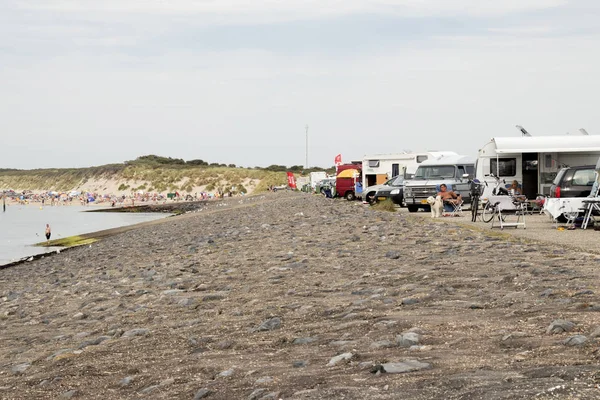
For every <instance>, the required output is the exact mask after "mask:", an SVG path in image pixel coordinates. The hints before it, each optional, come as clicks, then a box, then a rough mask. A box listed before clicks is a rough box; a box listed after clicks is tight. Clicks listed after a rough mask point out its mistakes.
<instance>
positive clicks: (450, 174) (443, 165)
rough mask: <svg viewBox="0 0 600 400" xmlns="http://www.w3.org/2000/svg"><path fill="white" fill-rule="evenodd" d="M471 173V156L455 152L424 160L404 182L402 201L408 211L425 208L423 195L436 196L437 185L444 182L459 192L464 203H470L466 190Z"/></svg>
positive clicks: (425, 201) (426, 209)
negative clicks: (409, 178)
mask: <svg viewBox="0 0 600 400" xmlns="http://www.w3.org/2000/svg"><path fill="white" fill-rule="evenodd" d="M474 173H475V158H474V157H468V156H461V155H458V154H455V155H450V156H442V157H439V158H436V159H433V160H427V161H424V162H422V163H421V165H419V167H418V168H417V171H416V172H415V175H414V177H413V178H412V179H411V180H409V181H407V182H406V184H405V185H404V203H405V204H406V206H407V207H408V211H410V212H417V211H418V210H419V208H421V209H423V210H425V211H429V210H430V206H429V204H428V203H427V198H428V197H429V196H435V195H437V192H438V186H439V185H441V184H442V183H445V184H446V186H448V188H449V189H451V190H453V191H455V192H457V193H460V194H461V197H462V199H463V201H464V202H465V203H466V204H470V203H471V197H470V191H469V189H470V182H471V180H472V179H473V176H474Z"/></svg>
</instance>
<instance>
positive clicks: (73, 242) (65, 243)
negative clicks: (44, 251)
mask: <svg viewBox="0 0 600 400" xmlns="http://www.w3.org/2000/svg"><path fill="white" fill-rule="evenodd" d="M97 241H98V240H97V239H93V238H86V237H83V236H69V237H66V238H62V239H54V240H51V241H50V243H47V242H40V243H36V244H35V246H38V247H45V246H61V247H73V246H83V245H84V244H92V243H94V242H97Z"/></svg>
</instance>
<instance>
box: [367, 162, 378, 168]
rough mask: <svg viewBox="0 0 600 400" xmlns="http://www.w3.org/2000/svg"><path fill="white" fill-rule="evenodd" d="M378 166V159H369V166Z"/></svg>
mask: <svg viewBox="0 0 600 400" xmlns="http://www.w3.org/2000/svg"><path fill="white" fill-rule="evenodd" d="M377 167H379V160H369V168H377Z"/></svg>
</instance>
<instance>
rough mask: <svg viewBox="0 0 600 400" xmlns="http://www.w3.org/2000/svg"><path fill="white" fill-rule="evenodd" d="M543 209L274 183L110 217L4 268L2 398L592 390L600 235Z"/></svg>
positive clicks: (477, 395)
mask: <svg viewBox="0 0 600 400" xmlns="http://www.w3.org/2000/svg"><path fill="white" fill-rule="evenodd" d="M544 218H546V217H544V216H532V217H531V218H530V219H529V220H528V227H527V229H526V230H525V229H516V230H505V231H503V232H499V231H495V230H494V231H492V230H490V229H489V226H488V225H487V224H483V223H481V222H480V223H477V224H472V223H469V222H468V219H469V218H468V217H466V216H465V217H463V218H440V219H436V220H432V219H431V218H429V217H428V214H424V213H418V214H416V215H410V214H409V213H407V212H404V211H399V212H396V213H389V212H383V211H377V210H374V209H373V208H372V207H369V206H365V205H363V204H360V203H359V202H348V201H345V200H331V199H325V198H324V197H322V196H317V195H310V194H305V193H299V192H287V191H285V192H277V193H268V194H265V195H257V196H250V197H245V198H232V199H223V200H222V201H214V202H208V203H207V204H206V205H205V206H203V207H200V208H197V209H195V210H194V211H193V212H190V213H187V214H184V215H181V216H177V217H170V218H167V219H166V220H161V221H160V222H153V223H151V224H146V225H144V226H140V227H137V228H136V229H124V230H122V231H121V232H117V233H115V232H112V234H111V235H108V236H106V235H104V236H103V237H102V238H101V240H100V241H98V242H96V243H93V244H92V245H91V246H87V245H86V246H81V247H77V248H73V249H69V250H68V251H63V252H61V253H60V254H56V255H53V256H51V257H45V258H43V259H39V260H34V261H32V262H27V263H22V264H19V265H16V266H13V267H10V268H6V269H3V270H0V319H1V322H2V323H1V327H2V328H1V330H0V337H1V339H2V340H1V341H0V360H1V361H0V397H2V398H6V399H56V398H82V399H96V398H97V399H123V398H145V399H146V398H147V399H173V398H177V399H203V398H207V399H365V398H369V399H398V398H411V399H517V398H518V399H527V398H536V399H554V398H567V399H596V398H598V397H599V396H600V389H599V386H598V384H599V383H600V375H599V373H598V369H599V368H598V367H599V362H598V353H597V349H598V339H597V338H598V337H600V313H599V311H600V300H599V296H598V293H600V288H599V287H598V286H599V283H598V282H600V280H599V278H600V272H599V271H598V265H600V254H598V251H597V250H596V247H593V246H590V245H587V244H586V243H590V244H592V245H593V243H595V242H597V238H598V235H600V232H595V231H593V230H588V231H569V232H565V231H561V232H559V233H557V232H558V231H556V229H553V228H552V226H551V224H550V223H549V222H548V220H547V219H544ZM560 235H562V236H560ZM575 235H578V236H575ZM566 238H570V240H565V239H566ZM592 247H593V248H592Z"/></svg>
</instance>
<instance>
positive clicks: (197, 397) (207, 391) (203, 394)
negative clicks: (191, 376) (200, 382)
mask: <svg viewBox="0 0 600 400" xmlns="http://www.w3.org/2000/svg"><path fill="white" fill-rule="evenodd" d="M212 393H213V391H212V390H210V389H207V388H202V389H200V390H198V391H197V392H196V394H195V395H194V400H200V399H204V398H206V397H208V396H210V395H211V394H212Z"/></svg>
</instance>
